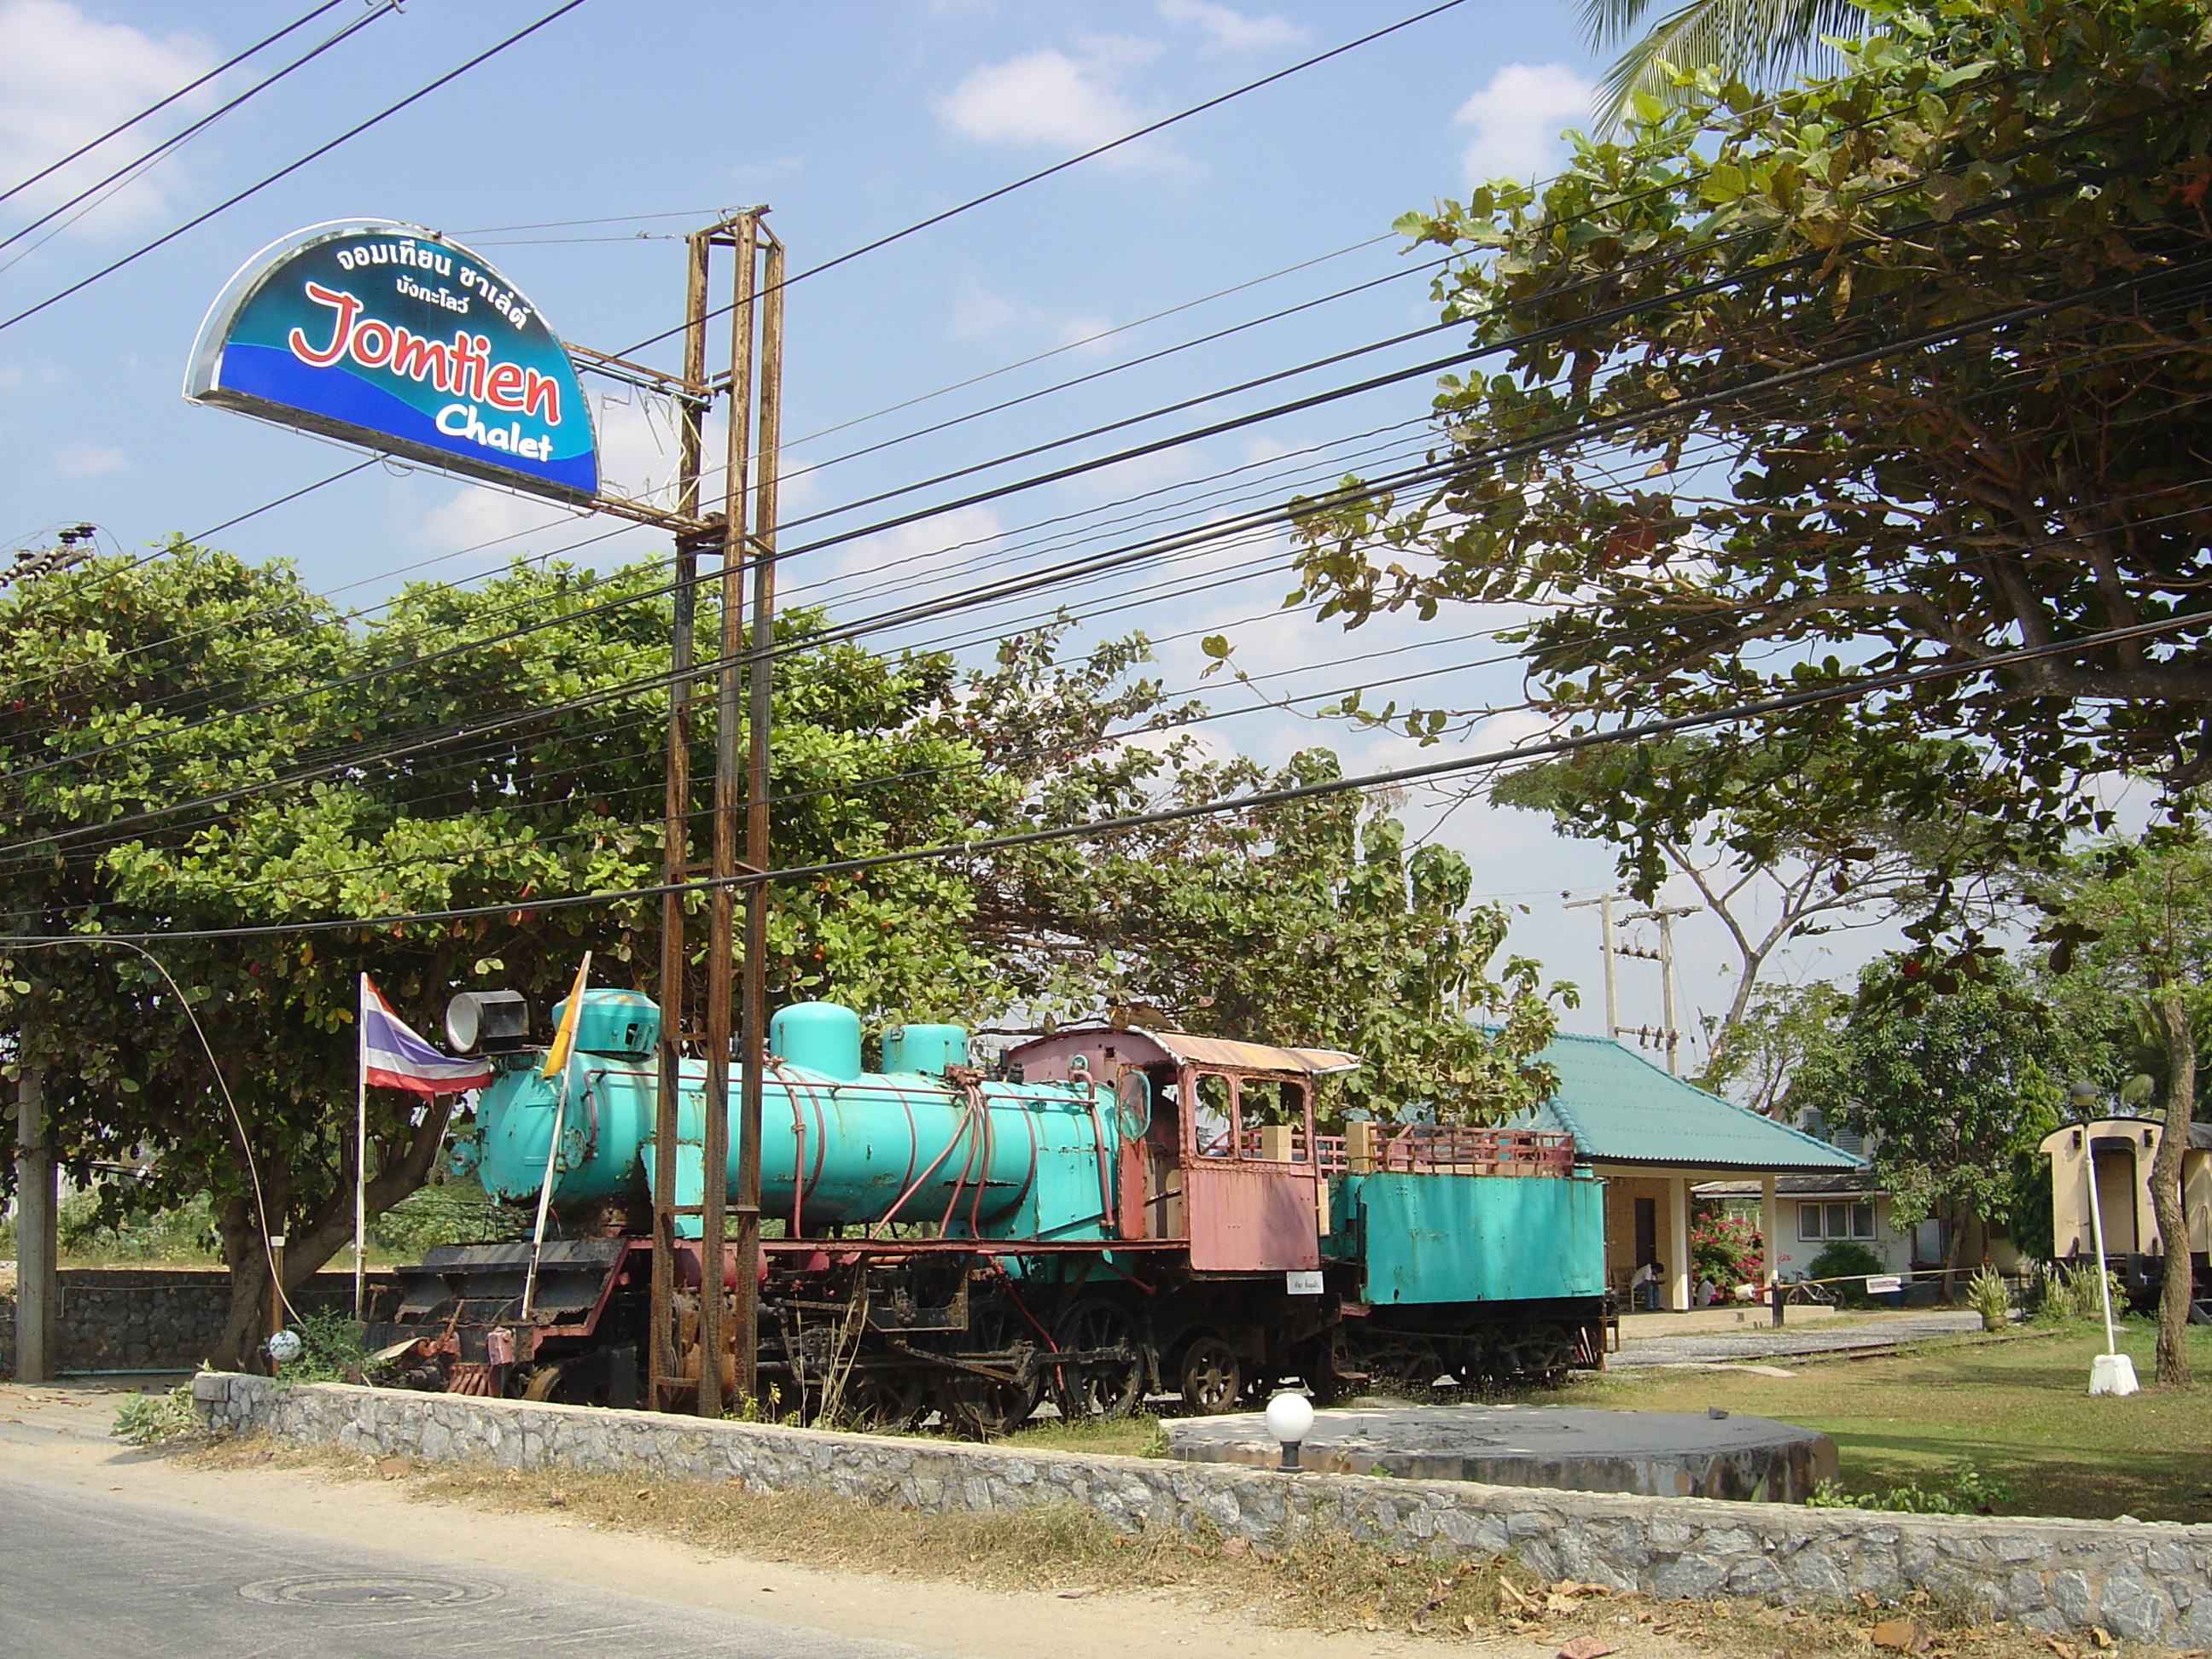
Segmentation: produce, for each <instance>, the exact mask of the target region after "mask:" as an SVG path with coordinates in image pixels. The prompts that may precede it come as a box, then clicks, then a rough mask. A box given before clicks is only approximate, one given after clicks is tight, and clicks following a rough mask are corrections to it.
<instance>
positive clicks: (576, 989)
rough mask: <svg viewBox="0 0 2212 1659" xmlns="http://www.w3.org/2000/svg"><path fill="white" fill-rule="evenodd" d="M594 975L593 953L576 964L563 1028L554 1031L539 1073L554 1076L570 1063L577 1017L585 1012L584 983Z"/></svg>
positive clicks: (587, 952) (542, 1075)
mask: <svg viewBox="0 0 2212 1659" xmlns="http://www.w3.org/2000/svg"><path fill="white" fill-rule="evenodd" d="M591 977H592V953H591V952H590V951H585V952H584V959H583V961H582V962H580V963H578V964H577V965H576V982H575V983H574V985H572V986H570V987H568V1012H566V1013H564V1014H562V1016H561V1029H560V1030H557V1031H556V1032H554V1033H553V1046H552V1047H551V1048H548V1049H547V1050H546V1051H545V1065H544V1069H542V1070H541V1071H540V1072H539V1073H538V1076H540V1077H553V1076H556V1075H557V1074H558V1073H559V1072H560V1070H561V1068H562V1066H566V1065H567V1064H568V1050H569V1049H571V1048H574V1047H575V1045H576V1018H577V1016H578V1015H580V1014H581V1013H582V1012H584V985H585V982H586V981H588V980H589V979H590V978H591Z"/></svg>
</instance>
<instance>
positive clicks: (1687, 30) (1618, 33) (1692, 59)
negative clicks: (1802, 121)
mask: <svg viewBox="0 0 2212 1659" xmlns="http://www.w3.org/2000/svg"><path fill="white" fill-rule="evenodd" d="M1653 3H1654V0H1583V6H1582V15H1583V25H1584V27H1586V28H1587V29H1588V30H1589V37H1590V43H1591V45H1593V46H1598V47H1600V48H1603V47H1607V46H1613V45H1616V44H1617V43H1619V42H1620V41H1621V40H1630V37H1631V36H1632V35H1633V36H1634V38H1633V39H1632V40H1630V45H1629V46H1628V47H1627V49H1626V51H1624V52H1622V53H1621V54H1620V58H1618V59H1616V60H1615V61H1614V63H1613V67H1612V68H1611V69H1610V70H1607V71H1606V76H1605V79H1604V81H1603V82H1601V85H1600V90H1599V103H1598V109H1597V118H1598V123H1599V125H1600V126H1601V127H1611V126H1613V125H1616V124H1618V122H1619V121H1620V117H1621V113H1622V112H1623V111H1625V110H1626V108H1627V107H1628V102H1629V100H1630V99H1631V98H1632V97H1634V96H1635V95H1636V94H1638V93H1639V92H1649V93H1651V94H1654V95H1656V96H1657V97H1658V98H1660V99H1662V100H1664V101H1666V102H1668V103H1674V102H1677V101H1679V100H1680V98H1681V95H1682V94H1681V91H1680V88H1677V87H1676V86H1675V85H1674V82H1673V81H1672V79H1671V78H1670V77H1669V76H1668V74H1667V72H1666V70H1665V69H1664V68H1663V67H1662V65H1668V64H1671V65H1672V66H1673V67H1674V68H1676V69H1684V70H1702V69H1714V70H1720V71H1722V72H1723V74H1725V75H1731V76H1735V77H1736V78H1738V79H1740V80H1741V81H1742V82H1745V83H1746V84H1747V85H1750V86H1773V85H1776V84H1778V83H1779V82H1783V81H1784V80H1787V79H1788V78H1790V76H1795V75H1797V74H1800V73H1802V72H1803V71H1805V70H1818V69H1823V68H1830V67H1832V66H1833V60H1834V58H1835V54H1834V52H1833V51H1832V49H1831V48H1830V47H1828V46H1826V45H1825V44H1824V43H1823V42H1822V40H1821V37H1822V36H1823V35H1840V36H1844V37H1847V38H1850V39H1857V38H1858V37H1859V36H1861V35H1863V34H1864V33H1866V32H1867V29H1868V27H1869V18H1868V15H1867V13H1866V12H1865V11H1864V10H1863V9H1860V8H1859V7H1858V6H1857V5H1854V4H1852V3H1851V0H1684V3H1683V4H1682V5H1681V6H1680V7H1678V8H1677V9H1675V10H1674V11H1672V12H1669V13H1668V14H1667V15H1665V16H1663V17H1662V18H1660V19H1659V21H1657V22H1656V23H1653V24H1651V25H1650V27H1643V26H1644V19H1645V17H1646V15H1648V14H1649V13H1650V11H1651V9H1652V7H1653ZM1639 28H1640V29H1641V30H1642V32H1641V33H1637V31H1638V29H1639Z"/></svg>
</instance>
